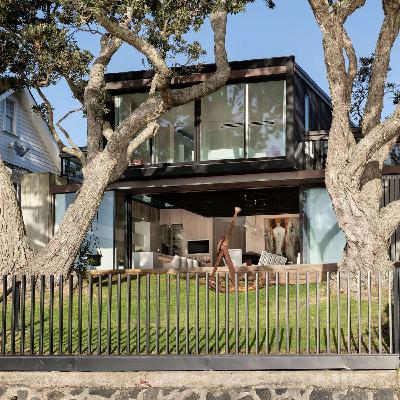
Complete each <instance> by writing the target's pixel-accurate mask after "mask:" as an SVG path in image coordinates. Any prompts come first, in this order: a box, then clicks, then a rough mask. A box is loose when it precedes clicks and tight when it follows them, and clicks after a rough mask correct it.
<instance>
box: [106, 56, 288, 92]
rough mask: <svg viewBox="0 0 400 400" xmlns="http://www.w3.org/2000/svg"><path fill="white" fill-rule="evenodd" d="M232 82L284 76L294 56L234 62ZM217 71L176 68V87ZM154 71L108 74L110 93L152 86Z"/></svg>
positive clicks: (212, 68)
mask: <svg viewBox="0 0 400 400" xmlns="http://www.w3.org/2000/svg"><path fill="white" fill-rule="evenodd" d="M229 64H230V66H231V75H230V80H237V79H246V78H256V77H262V76H272V75H284V74H286V72H287V71H288V65H290V64H292V65H294V56H288V57H274V58H266V59H256V60H244V61H233V62H230V63H229ZM214 71H215V64H204V65H202V66H201V67H199V68H195V67H187V68H175V72H176V73H177V77H176V78H174V80H173V84H174V85H185V84H186V85H187V84H194V83H196V82H202V81H204V80H206V79H207V78H208V77H209V76H210V75H211V74H212V73H213V72H214ZM153 74H154V71H152V70H143V71H131V72H118V73H109V74H106V88H107V89H108V90H110V91H118V90H127V89H130V88H143V87H148V86H150V83H151V79H152V77H153Z"/></svg>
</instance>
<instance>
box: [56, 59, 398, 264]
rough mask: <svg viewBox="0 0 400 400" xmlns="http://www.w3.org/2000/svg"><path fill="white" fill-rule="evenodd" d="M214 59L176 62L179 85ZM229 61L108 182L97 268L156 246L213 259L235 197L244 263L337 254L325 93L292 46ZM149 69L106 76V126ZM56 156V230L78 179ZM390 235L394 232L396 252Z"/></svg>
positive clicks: (127, 106) (393, 183)
mask: <svg viewBox="0 0 400 400" xmlns="http://www.w3.org/2000/svg"><path fill="white" fill-rule="evenodd" d="M214 69H215V66H214V65H206V66H204V67H203V68H202V69H201V70H200V71H199V70H196V71H194V72H188V71H187V70H185V71H183V70H182V71H178V72H180V73H179V74H178V76H177V78H176V79H175V81H174V87H176V88H178V87H183V86H188V85H193V84H196V83H198V82H201V81H203V80H204V79H207V77H208V76H209V74H210V73H211V72H212V71H213V70H214ZM231 69H232V70H231V76H230V78H229V81H228V82H227V84H226V85H225V86H224V87H222V88H221V89H220V90H218V91H217V92H215V93H213V94H211V95H209V96H207V97H205V98H202V99H199V100H196V101H194V102H191V103H189V104H186V105H183V106H180V107H176V108H174V109H173V110H171V111H169V112H167V113H166V114H164V115H163V116H162V117H161V118H160V121H159V122H160V128H159V131H158V132H157V134H156V135H155V137H154V138H153V139H151V140H149V141H148V142H146V143H144V144H143V145H141V146H140V147H139V148H138V149H137V151H136V152H135V154H134V156H133V158H132V161H131V166H130V167H129V168H128V169H127V170H126V171H125V173H124V175H123V176H122V177H121V178H120V179H119V180H118V181H117V182H115V183H114V184H112V185H111V186H110V187H109V191H108V192H107V194H106V196H105V198H104V200H103V203H102V205H101V207H100V210H99V213H98V217H97V219H96V221H95V222H94V224H93V228H92V230H91V232H89V234H88V241H89V242H90V245H91V246H92V248H93V253H96V252H98V253H100V254H101V262H100V263H99V264H100V265H99V268H102V269H103V268H104V269H110V268H132V267H138V266H142V267H147V266H156V264H157V263H158V261H157V256H156V255H158V254H165V255H170V256H171V255H175V254H177V255H181V256H185V257H192V258H197V259H199V260H200V261H201V262H202V263H203V265H207V264H208V263H212V262H213V257H214V254H215V247H216V245H217V243H218V240H219V239H220V238H221V236H223V235H224V233H225V231H226V229H227V226H228V224H229V221H230V219H231V216H232V215H233V212H234V208H235V207H236V206H237V207H240V208H241V210H242V211H241V213H240V214H239V216H240V217H239V221H238V224H237V225H236V227H235V229H234V232H233V236H232V240H231V245H230V247H231V248H234V249H241V251H242V254H243V262H247V263H251V262H253V263H254V262H255V261H254V260H256V259H257V255H259V254H260V253H261V251H263V250H267V251H269V252H271V253H276V254H281V255H283V256H285V257H286V258H287V259H288V262H289V263H304V264H321V263H332V262H337V261H338V260H339V259H340V256H341V251H342V249H343V246H344V236H343V233H342V232H341V230H340V229H339V228H338V226H337V222H336V217H335V214H334V212H333V210H332V207H331V203H330V198H329V195H328V193H327V191H326V189H325V187H324V166H325V159H326V152H327V137H328V136H327V135H328V131H329V128H330V124H331V102H330V98H329V97H328V96H327V94H325V93H324V92H323V90H321V88H319V87H318V85H317V84H316V83H315V82H314V81H313V80H312V79H311V78H310V77H309V76H308V75H307V73H306V72H305V71H304V70H303V69H302V68H301V67H300V66H299V65H298V64H297V63H296V61H295V58H294V57H293V56H290V57H279V58H271V59H261V60H250V61H240V62H232V63H231ZM151 74H152V72H151V71H137V72H126V73H114V74H108V75H107V89H108V92H109V94H110V95H111V97H112V99H113V103H112V107H111V108H112V112H111V114H110V119H111V122H112V123H113V124H115V125H118V124H119V123H120V122H121V121H122V120H123V119H124V118H125V117H126V116H127V115H129V113H130V112H131V111H132V110H133V109H134V108H135V107H137V106H138V105H139V104H140V103H142V102H143V101H144V100H145V99H146V96H147V92H148V90H149V84H150V78H151V76H152V75H151ZM355 134H357V133H356V132H355ZM62 165H63V167H62V171H63V175H64V176H66V177H67V178H68V183H67V184H66V185H62V186H60V185H54V186H52V187H51V188H50V191H51V193H52V194H53V195H54V202H55V207H54V208H55V214H54V224H55V225H54V226H55V229H57V226H58V224H59V222H60V220H61V218H62V215H63V214H64V212H65V209H66V207H67V206H68V204H69V203H70V202H71V201H72V199H73V196H74V193H73V192H74V191H76V189H77V187H78V186H77V183H76V182H75V183H74V182H71V180H74V179H75V180H77V181H79V176H78V177H77V176H76V175H77V174H76V171H78V170H79V166H78V165H77V161H76V160H74V159H73V158H71V157H70V156H67V155H62ZM385 172H387V173H391V174H392V175H387V176H385V179H384V184H385V185H386V192H387V196H386V195H385V200H384V202H388V201H389V200H390V201H391V200H392V199H393V198H394V197H395V196H396V195H397V196H400V191H399V188H400V184H399V180H398V179H397V176H396V175H395V173H397V172H400V171H398V167H396V166H388V167H386V171H385ZM386 197H387V199H386ZM396 242H397V238H396V235H395V236H394V239H393V246H392V247H393V249H392V257H393V258H394V259H396V260H398V259H399V254H398V251H396V250H397V249H396ZM399 250H400V248H399ZM141 252H142V253H143V252H145V253H146V254H147V256H149V255H150V256H149V257H150V258H149V260H150V261H145V262H144V263H143V262H142V261H141V258H140V257H139V256H138V254H139V253H141ZM150 264H152V265H150Z"/></svg>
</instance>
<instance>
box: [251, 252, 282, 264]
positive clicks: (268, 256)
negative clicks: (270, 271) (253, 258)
mask: <svg viewBox="0 0 400 400" xmlns="http://www.w3.org/2000/svg"><path fill="white" fill-rule="evenodd" d="M286 261H287V258H286V257H283V256H280V255H278V254H272V253H268V251H265V250H263V251H262V252H261V256H260V260H259V261H258V265H260V266H261V265H285V264H286Z"/></svg>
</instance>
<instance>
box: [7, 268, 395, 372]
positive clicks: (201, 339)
mask: <svg viewBox="0 0 400 400" xmlns="http://www.w3.org/2000/svg"><path fill="white" fill-rule="evenodd" d="M399 278H400V274H399V272H398V271H397V270H396V271H394V272H389V273H385V274H381V273H376V272H370V271H368V272H365V273H361V272H360V273H358V274H355V275H352V274H350V273H347V272H341V273H339V272H338V273H331V272H329V271H328V272H320V271H306V272H304V271H299V272H276V273H271V272H269V271H267V270H264V269H263V268H259V269H258V270H257V271H248V272H244V273H238V272H237V273H236V274H235V277H234V279H233V282H231V281H230V278H229V275H228V273H224V272H223V273H219V274H217V275H216V277H215V278H214V279H212V280H211V279H210V274H209V272H196V271H193V270H191V271H187V272H176V273H171V272H165V271H160V270H151V271H150V270H147V271H138V272H135V271H134V270H133V271H131V272H130V273H125V274H121V273H116V274H108V275H106V276H102V275H97V276H92V275H89V276H88V278H87V279H85V278H83V277H82V276H73V275H71V276H69V277H68V278H67V279H64V278H63V277H62V276H60V277H57V278H55V277H54V276H49V277H45V276H39V277H35V276H29V277H27V276H22V277H21V278H20V279H17V277H16V276H12V277H10V276H3V282H2V297H1V300H2V304H1V325H2V330H1V355H0V360H1V362H0V370H5V369H11V370H32V369H45V370H48V369H55V370H73V369H76V370H135V369H156V370H158V369H167V370H168V369H282V368H284V369H286V368H289V366H290V368H317V369H318V368H363V369H364V368H397V367H398V364H399V357H398V353H399Z"/></svg>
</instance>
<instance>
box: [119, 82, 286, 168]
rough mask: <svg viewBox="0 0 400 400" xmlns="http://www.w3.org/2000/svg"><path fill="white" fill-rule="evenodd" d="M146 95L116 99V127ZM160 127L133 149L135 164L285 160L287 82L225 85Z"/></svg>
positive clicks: (168, 117) (178, 110)
mask: <svg viewBox="0 0 400 400" xmlns="http://www.w3.org/2000/svg"><path fill="white" fill-rule="evenodd" d="M147 96H148V94H147V93H130V94H123V95H118V96H115V97H114V104H115V125H116V126H118V125H119V124H120V123H121V122H122V121H123V120H124V119H125V118H126V117H127V116H128V115H129V114H130V113H131V112H132V111H133V110H134V109H135V108H136V107H138V106H139V105H140V104H141V103H143V102H144V101H145V100H146V99H147ZM159 126H160V128H159V130H158V132H157V133H156V135H155V136H154V138H152V139H151V140H149V141H147V142H145V143H143V144H142V145H141V146H139V147H138V148H137V149H136V151H135V153H134V155H133V162H134V164H138V165H141V164H161V163H182V162H185V163H187V162H198V161H211V160H229V159H246V158H276V157H285V155H286V82H285V81H284V80H275V81H266V82H249V83H237V84H229V85H226V86H224V87H222V88H221V89H219V90H218V91H216V92H214V93H212V94H210V95H209V96H206V97H204V98H202V99H201V100H198V101H196V102H191V103H188V104H185V105H183V106H179V107H175V108H173V109H172V110H170V111H168V112H166V113H165V114H164V115H162V116H161V118H160V119H159Z"/></svg>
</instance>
